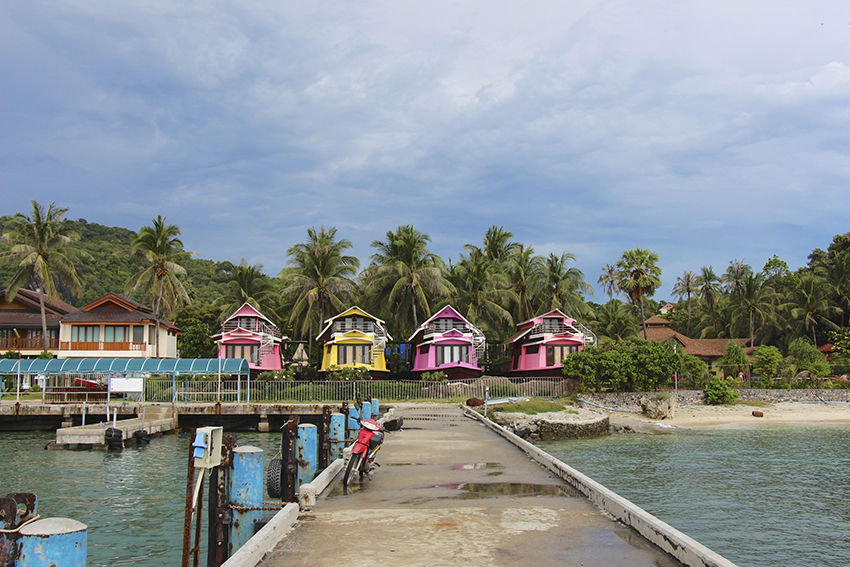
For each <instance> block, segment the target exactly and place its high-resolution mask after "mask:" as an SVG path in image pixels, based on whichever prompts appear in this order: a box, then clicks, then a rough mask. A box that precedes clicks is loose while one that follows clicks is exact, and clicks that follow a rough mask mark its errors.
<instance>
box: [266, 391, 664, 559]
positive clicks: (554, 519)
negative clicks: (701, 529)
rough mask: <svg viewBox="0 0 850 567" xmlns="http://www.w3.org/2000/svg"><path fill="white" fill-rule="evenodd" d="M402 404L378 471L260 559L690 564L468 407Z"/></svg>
mask: <svg viewBox="0 0 850 567" xmlns="http://www.w3.org/2000/svg"><path fill="white" fill-rule="evenodd" d="M400 413H401V415H403V416H404V425H405V429H403V430H402V431H398V432H394V433H391V434H388V435H387V437H386V439H385V441H384V446H383V448H382V449H381V451H380V453H379V454H378V459H377V461H378V462H379V463H381V465H382V466H381V468H379V469H377V470H376V471H375V473H374V478H373V479H372V480H367V479H364V480H363V481H362V484H359V485H358V484H355V486H353V487H352V488H351V489H349V490H343V489H342V486H341V485H342V483H341V482H338V483H337V484H336V486H335V488H334V489H333V490H332V491H331V492H330V494H328V495H327V496H326V497H323V498H320V499H319V502H318V505H317V506H316V508H315V509H314V510H312V511H311V512H307V513H302V514H301V515H300V516H299V521H298V523H297V524H296V525H295V527H294V529H293V530H292V532H291V533H290V534H289V535H288V536H287V537H286V538H284V539H283V540H282V541H281V542H280V543H279V544H278V545H277V547H276V548H275V549H274V550H273V551H271V552H269V553H268V554H266V557H265V558H264V559H263V561H262V562H261V563H260V565H262V566H264V567H289V566H324V565H327V566H331V565H349V566H352V567H359V566H364V567H365V566H369V567H374V566H376V565H378V566H380V565H400V566H404V567H412V566H420V565H421V566H425V565H427V566H461V565H462V566H464V567H502V566H505V567H509V566H528V565H532V566H539V567H543V566H550V565H556V566H575V567H616V566H630V567H642V566H655V567H675V566H677V565H679V564H678V563H677V562H676V561H675V560H673V559H671V558H669V557H668V556H666V555H665V554H663V553H662V552H661V551H658V550H657V549H655V548H654V547H653V546H651V545H650V544H649V543H648V542H646V540H644V539H643V538H641V537H640V536H638V535H637V534H635V533H634V532H633V531H631V530H629V529H628V528H626V527H624V526H623V525H622V524H619V523H617V522H614V521H612V520H610V519H609V518H607V517H606V516H605V515H604V514H603V513H602V512H600V511H599V510H598V509H597V508H596V507H595V506H593V505H592V504H591V503H590V502H589V501H587V500H585V499H584V498H583V497H581V496H579V495H576V494H575V492H574V491H573V490H572V489H571V488H569V487H568V486H567V485H565V484H563V483H562V482H561V480H560V479H558V478H557V477H555V476H553V475H552V474H551V473H549V471H547V470H546V469H544V468H542V467H541V466H540V465H538V464H537V463H536V462H534V461H531V460H529V459H528V458H527V457H526V456H525V454H524V453H523V452H522V451H520V450H519V449H517V448H516V447H514V446H513V445H511V444H510V443H508V442H507V441H505V440H504V439H502V438H501V437H499V436H498V435H496V434H495V433H493V432H492V431H490V430H489V429H487V428H485V427H484V426H483V425H481V424H479V423H477V422H475V421H473V420H470V419H468V418H465V417H463V414H462V412H461V410H460V409H459V408H453V407H426V408H411V409H405V410H403V411H401V412H400ZM408 426H409V427H408Z"/></svg>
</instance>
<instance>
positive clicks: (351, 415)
mask: <svg viewBox="0 0 850 567" xmlns="http://www.w3.org/2000/svg"><path fill="white" fill-rule="evenodd" d="M359 417H360V412H359V411H357V406H355V405H350V406H348V428H349V429H354V430H355V431H356V430H359V429H360V424H359V423H357V418H359Z"/></svg>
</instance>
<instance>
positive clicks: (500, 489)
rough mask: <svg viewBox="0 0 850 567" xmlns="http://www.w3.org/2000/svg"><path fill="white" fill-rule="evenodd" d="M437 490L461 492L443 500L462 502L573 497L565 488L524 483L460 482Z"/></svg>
mask: <svg viewBox="0 0 850 567" xmlns="http://www.w3.org/2000/svg"><path fill="white" fill-rule="evenodd" d="M435 488H449V489H453V490H457V491H459V493H458V495H457V496H448V497H443V498H458V499H461V500H472V499H476V498H493V497H498V496H573V494H570V493H569V491H568V490H567V489H566V487H564V486H557V485H554V484H526V483H522V482H460V483H454V484H438V485H437V486H436V487H435Z"/></svg>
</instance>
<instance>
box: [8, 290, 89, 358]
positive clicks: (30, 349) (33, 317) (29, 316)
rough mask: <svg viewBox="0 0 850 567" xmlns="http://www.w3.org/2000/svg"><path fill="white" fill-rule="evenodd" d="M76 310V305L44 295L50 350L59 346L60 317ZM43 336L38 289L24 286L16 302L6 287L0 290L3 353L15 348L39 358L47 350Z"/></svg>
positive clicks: (21, 352) (29, 356) (28, 356)
mask: <svg viewBox="0 0 850 567" xmlns="http://www.w3.org/2000/svg"><path fill="white" fill-rule="evenodd" d="M74 311H77V308H76V307H74V306H73V305H70V304H68V303H65V302H64V301H62V300H50V299H47V297H45V298H44V313H45V320H46V322H47V352H49V353H52V354H53V355H55V354H56V352H57V350H58V349H59V320H60V319H61V318H62V316H63V315H66V314H68V313H73V312H74ZM41 337H42V327H41V303H40V301H39V298H38V292H37V291H32V290H29V289H23V288H22V289H19V290H18V293H17V294H16V295H15V298H14V299H13V300H12V301H8V300H7V299H6V290H5V289H4V290H2V291H0V352H6V351H10V350H13V351H16V352H19V353H20V354H21V356H22V357H23V358H31V357H36V356H38V355H39V354H40V353H41V352H42V350H44V344H43V342H42V340H41Z"/></svg>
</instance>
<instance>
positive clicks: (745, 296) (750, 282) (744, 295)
mask: <svg viewBox="0 0 850 567" xmlns="http://www.w3.org/2000/svg"><path fill="white" fill-rule="evenodd" d="M739 286H740V291H739V292H738V294H737V295H735V296H733V297H734V298H735V304H736V305H737V307H738V310H739V312H740V313H741V314H742V315H743V316H745V317H746V319H747V322H748V326H749V331H750V346H755V324H756V321H760V322H761V323H762V324H766V323H767V322H768V321H769V320H770V319H771V317H772V316H773V314H774V311H775V305H776V302H777V298H778V296H777V294H776V292H775V291H773V288H772V287H771V286H770V285H768V284H767V276H766V275H765V274H764V273H762V272H758V273H756V274H753V273H749V274H745V275H744V276H743V278H742V279H741V281H740V282H739Z"/></svg>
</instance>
